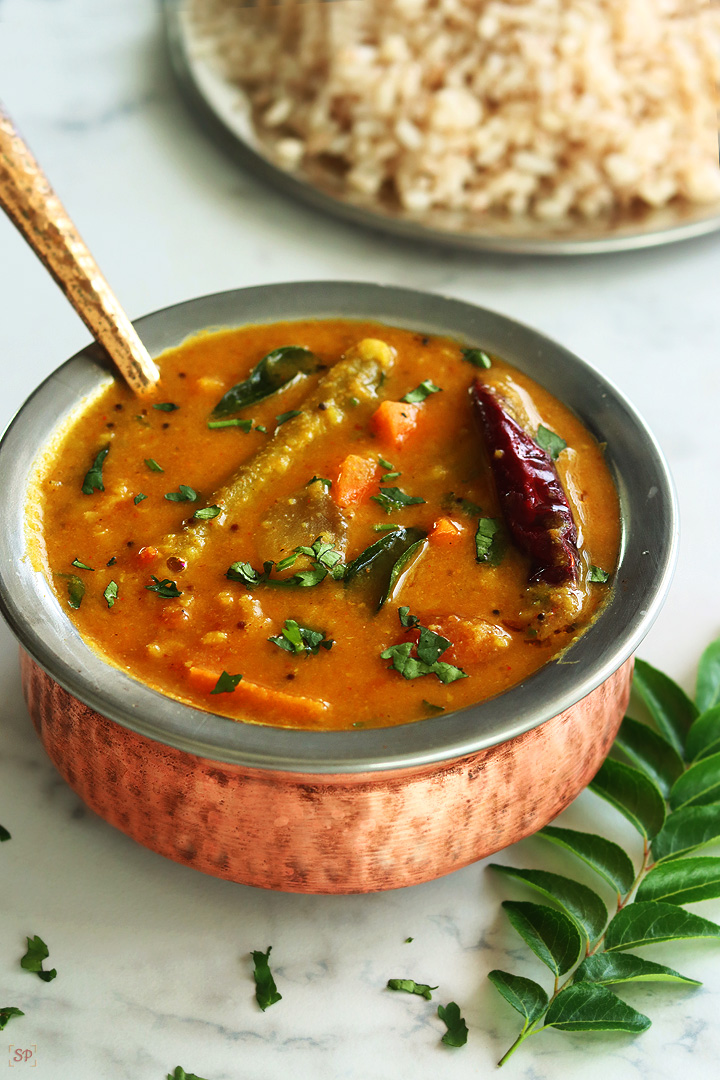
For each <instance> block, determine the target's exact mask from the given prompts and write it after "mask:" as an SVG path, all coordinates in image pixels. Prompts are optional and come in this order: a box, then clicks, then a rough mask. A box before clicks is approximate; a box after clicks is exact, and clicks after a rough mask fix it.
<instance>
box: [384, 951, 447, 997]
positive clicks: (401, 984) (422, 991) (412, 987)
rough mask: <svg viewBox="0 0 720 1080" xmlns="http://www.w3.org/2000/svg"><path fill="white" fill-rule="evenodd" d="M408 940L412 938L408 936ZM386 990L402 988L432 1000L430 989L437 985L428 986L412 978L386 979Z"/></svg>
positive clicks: (435, 988)
mask: <svg viewBox="0 0 720 1080" xmlns="http://www.w3.org/2000/svg"><path fill="white" fill-rule="evenodd" d="M408 941H412V938H408V939H407V941H406V942H405V944H407V942H408ZM387 988H388V990H404V991H405V993H406V994H418V995H419V997H424V998H425V1000H426V1001H432V994H431V992H430V991H431V990H437V986H428V985H427V983H418V982H415V980H414V979H388V982H387Z"/></svg>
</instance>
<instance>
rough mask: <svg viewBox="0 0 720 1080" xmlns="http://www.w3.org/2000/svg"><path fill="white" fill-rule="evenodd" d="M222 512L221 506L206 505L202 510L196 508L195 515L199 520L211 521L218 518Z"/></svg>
mask: <svg viewBox="0 0 720 1080" xmlns="http://www.w3.org/2000/svg"><path fill="white" fill-rule="evenodd" d="M221 512H222V507H220V506H204V507H202V509H201V510H196V511H195V513H194V514H193V517H194V518H197V519H198V521H211V520H212V518H216V517H217V516H218V514H219V513H221Z"/></svg>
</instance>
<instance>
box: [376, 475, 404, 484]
mask: <svg viewBox="0 0 720 1080" xmlns="http://www.w3.org/2000/svg"><path fill="white" fill-rule="evenodd" d="M398 476H402V473H400V472H386V473H383V475H382V476H381V477H380V483H381V484H387V482H388V480H397V478H398Z"/></svg>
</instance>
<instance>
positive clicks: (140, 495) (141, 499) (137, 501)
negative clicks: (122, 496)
mask: <svg viewBox="0 0 720 1080" xmlns="http://www.w3.org/2000/svg"><path fill="white" fill-rule="evenodd" d="M144 499H147V495H143V493H142V492H140V494H139V495H136V496H135V498H134V499H133V502H134V503H135V505H136V506H137V504H138V503H141V502H142V501H143V500H144Z"/></svg>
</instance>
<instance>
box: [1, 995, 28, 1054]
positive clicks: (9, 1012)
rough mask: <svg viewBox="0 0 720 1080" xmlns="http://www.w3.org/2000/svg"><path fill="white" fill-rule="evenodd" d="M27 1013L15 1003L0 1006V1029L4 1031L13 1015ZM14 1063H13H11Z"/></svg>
mask: <svg viewBox="0 0 720 1080" xmlns="http://www.w3.org/2000/svg"><path fill="white" fill-rule="evenodd" d="M24 1015H25V1013H24V1012H22V1010H21V1009H16V1008H15V1006H14V1005H3V1006H2V1007H1V1008H0V1031H4V1030H5V1028H6V1027H7V1025H8V1023H9V1021H10V1020H11V1019H12V1017H13V1016H24ZM11 1064H12V1063H11Z"/></svg>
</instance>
